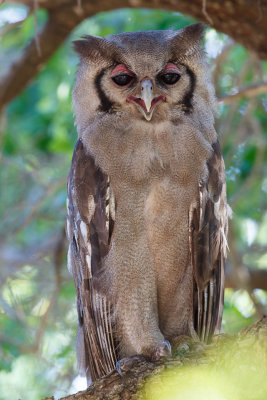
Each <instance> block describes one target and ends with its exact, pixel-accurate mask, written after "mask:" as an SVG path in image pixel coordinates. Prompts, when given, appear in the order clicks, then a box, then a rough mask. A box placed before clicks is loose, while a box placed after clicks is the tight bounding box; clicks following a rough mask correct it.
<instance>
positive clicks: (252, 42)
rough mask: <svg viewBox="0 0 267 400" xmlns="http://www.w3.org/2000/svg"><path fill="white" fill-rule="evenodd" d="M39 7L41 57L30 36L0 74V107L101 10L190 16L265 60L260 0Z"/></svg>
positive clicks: (266, 32)
mask: <svg viewBox="0 0 267 400" xmlns="http://www.w3.org/2000/svg"><path fill="white" fill-rule="evenodd" d="M37 1H38V0H36V2H37ZM17 2H18V3H23V4H25V5H28V6H29V7H30V8H32V5H33V0H17ZM38 5H39V7H40V8H44V9H47V10H48V12H49V20H48V22H47V24H46V26H45V27H44V30H43V32H42V33H41V34H40V37H39V41H40V48H41V55H40V56H39V55H38V49H37V46H36V43H35V40H34V39H33V40H32V42H31V43H30V44H29V46H28V47H26V48H25V50H24V52H23V54H22V55H21V57H20V58H19V59H18V60H17V61H16V62H15V63H14V64H13V65H11V67H10V69H9V71H8V72H7V74H5V76H3V77H2V78H0V88H1V91H0V110H1V108H3V107H4V106H5V105H6V104H7V103H9V102H10V101H11V100H12V99H13V98H14V97H15V96H17V95H18V94H19V93H20V92H21V90H23V89H24V88H25V86H26V85H27V84H28V83H29V82H30V81H31V80H32V79H33V78H34V77H35V76H36V75H37V74H38V72H39V71H40V70H41V69H42V68H43V66H44V65H45V62H46V61H47V60H48V59H49V58H50V57H51V56H52V54H53V53H54V52H55V50H56V49H57V48H58V47H59V46H60V45H61V43H62V42H63V41H64V40H65V39H66V37H67V36H68V34H69V33H70V32H71V30H72V29H74V28H75V26H77V25H78V24H79V23H80V22H81V21H83V20H84V19H85V18H88V17H90V16H92V15H94V14H95V13H98V12H100V11H108V10H111V9H116V8H124V7H142V8H160V9H166V10H172V11H178V12H181V13H184V14H189V15H191V16H192V17H194V18H196V19H198V20H202V21H205V22H207V23H209V24H211V25H212V26H213V27H214V28H215V29H217V30H218V31H220V32H223V33H226V34H228V35H229V36H231V37H232V38H233V39H235V40H236V41H237V42H239V43H241V44H243V45H244V46H245V47H247V48H248V49H249V50H252V51H254V52H256V53H257V55H258V56H259V57H260V58H262V59H266V58H267V40H266V37H267V3H266V2H263V1H261V0H239V1H238V2H237V1H236V0H212V1H211V0H209V1H206V0H191V1H188V0H179V1H178V0H112V1H110V0H101V1H98V2H96V1H95V0H94V1H93V0H86V1H79V0H77V1H76V0H39V1H38Z"/></svg>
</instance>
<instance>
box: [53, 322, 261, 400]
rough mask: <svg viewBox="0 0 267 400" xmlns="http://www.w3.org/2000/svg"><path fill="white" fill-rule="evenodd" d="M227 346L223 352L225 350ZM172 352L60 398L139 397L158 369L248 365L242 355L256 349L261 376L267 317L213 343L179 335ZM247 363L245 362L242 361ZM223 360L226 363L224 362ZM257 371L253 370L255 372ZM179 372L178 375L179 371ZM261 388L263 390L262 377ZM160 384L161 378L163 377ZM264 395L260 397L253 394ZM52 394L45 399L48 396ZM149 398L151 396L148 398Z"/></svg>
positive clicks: (103, 399) (157, 376)
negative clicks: (164, 358)
mask: <svg viewBox="0 0 267 400" xmlns="http://www.w3.org/2000/svg"><path fill="white" fill-rule="evenodd" d="M225 349H227V352H226V351H225ZM175 353H176V356H175V357H174V358H173V359H171V360H167V361H165V362H163V363H157V364H155V363H150V362H145V361H143V362H139V363H138V364H136V366H134V367H133V368H132V369H131V370H130V371H128V372H125V373H124V374H123V375H122V376H120V375H119V374H118V373H117V372H116V371H114V372H112V373H111V374H110V375H108V376H106V377H104V378H102V379H99V380H98V381H96V382H95V383H94V384H93V385H91V386H90V387H89V388H88V390H86V391H84V392H79V393H76V394H74V395H70V396H67V397H64V398H62V399H61V400H100V399H101V400H118V399H129V400H130V399H139V400H141V399H142V395H141V394H140V389H141V388H142V387H143V385H144V383H145V382H146V378H147V377H148V376H153V377H154V378H155V382H159V381H160V379H161V375H160V373H161V372H163V371H167V370H170V368H172V367H176V371H178V374H179V371H180V373H183V372H182V371H183V366H187V367H188V366H189V367H190V366H195V365H204V366H205V365H208V364H209V365H211V368H212V369H214V370H215V371H216V370H223V368H225V366H226V367H228V364H231V367H232V368H235V367H236V365H237V368H245V369H248V368H252V369H254V370H255V369H256V368H257V366H256V365H251V364H250V359H246V357H247V355H248V354H254V353H258V354H259V356H260V360H261V361H262V364H263V366H264V365H265V366H264V367H263V368H265V367H266V370H264V371H263V370H261V369H260V372H259V373H260V374H262V376H263V377H264V374H265V373H266V372H267V364H266V356H267V317H263V318H262V319H261V320H260V321H258V322H256V323H255V324H253V325H251V326H250V327H248V328H245V329H243V330H242V331H241V332H240V333H239V334H237V335H235V336H233V337H230V336H228V335H218V336H217V337H215V340H214V343H213V344H211V345H204V344H203V343H199V342H193V341H192V340H191V341H190V340H189V339H187V338H182V339H181V341H180V342H179V344H178V346H177V348H176V351H175ZM242 356H244V361H242V364H241V365H240V359H241V360H243V359H242ZM246 363H247V364H246ZM225 364H226V365H225ZM256 373H257V372H256ZM181 376H182V375H181ZM265 376H266V375H265ZM262 383H263V387H262V388H261V390H262V391H263V392H264V393H265V394H266V389H267V386H266V384H265V383H266V381H265V383H264V382H262ZM163 384H164V381H163ZM255 398H264V397H257V396H256V397H255ZM52 399H53V397H51V398H49V399H47V400H52ZM150 400H152V399H150Z"/></svg>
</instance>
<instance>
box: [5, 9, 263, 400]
mask: <svg viewBox="0 0 267 400" xmlns="http://www.w3.org/2000/svg"><path fill="white" fill-rule="evenodd" d="M26 15H27V7H25V6H18V5H10V4H9V5H2V6H1V7H0V28H1V27H2V31H1V33H2V35H1V37H0V44H1V50H0V73H1V74H2V73H4V71H5V70H6V69H8V68H9V65H10V64H11V62H12V61H13V60H14V59H16V57H17V56H18V53H20V52H22V49H23V47H24V46H25V45H26V44H27V43H28V42H29V40H30V39H31V38H32V37H33V35H34V30H35V28H34V26H35V23H34V18H33V16H29V17H27V18H26V19H25V17H26ZM23 19H25V20H24V21H22V22H21V23H16V24H15V25H14V26H13V27H12V28H10V29H6V27H7V25H8V24H9V23H14V22H16V21H19V20H23ZM46 19H47V15H46V12H45V11H42V10H40V11H38V15H37V25H38V29H40V28H41V27H42V26H43V24H44V23H45V21H46ZM192 22H194V20H193V19H192V18H190V17H187V16H185V15H181V14H179V13H172V12H166V11H160V10H145V9H132V10H129V9H123V10H115V11H112V12H108V13H100V14H97V15H95V16H94V17H92V18H90V19H88V20H86V21H84V22H83V23H82V24H81V25H80V26H79V27H78V28H77V29H75V30H74V31H73V32H72V34H71V35H70V37H69V38H68V40H67V41H66V42H65V43H64V45H62V46H61V47H60V49H59V50H58V51H57V52H56V53H55V54H54V55H53V57H52V58H51V59H50V61H49V62H48V63H47V64H46V66H45V67H44V69H43V70H42V72H40V73H39V75H38V77H37V78H36V79H35V80H34V81H33V82H32V83H31V84H30V85H29V86H28V87H27V89H25V90H24V91H23V92H22V93H21V94H20V95H19V96H18V97H17V98H16V99H15V100H13V101H12V102H11V103H10V104H9V105H8V107H7V108H6V110H5V112H4V113H2V114H1V118H0V132H1V133H0V146H1V154H0V164H1V165H0V185H1V189H0V199H1V201H0V214H1V225H0V263H1V269H0V287H1V291H0V341H1V347H0V399H1V400H2V399H6V397H5V393H9V397H8V398H9V399H11V400H13V399H14V400H17V399H28V400H34V399H40V398H42V397H45V396H47V395H55V397H56V398H59V397H61V396H64V395H66V394H68V393H71V392H75V391H77V390H78V389H81V388H82V387H83V385H84V384H85V382H84V380H83V379H82V378H78V377H77V368H76V360H75V335H76V326H77V316H76V303H75V292H74V286H73V283H72V278H71V276H70V275H69V273H68V271H67V268H66V248H67V243H66V239H65V234H64V224H65V214H66V212H65V201H66V179H67V174H68V169H69V165H70V161H71V156H72V151H73V147H74V144H75V141H76V136H77V135H76V130H75V127H74V119H73V113H72V107H71V91H72V86H73V81H74V75H75V70H76V66H77V62H78V59H77V56H76V55H75V54H74V52H73V50H72V46H71V41H72V40H73V39H77V38H79V37H80V36H81V35H82V34H84V33H87V34H92V35H98V36H105V35H107V34H111V33H119V32H123V31H136V30H151V29H168V28H173V29H180V28H181V27H183V26H185V25H187V24H189V23H192ZM205 47H206V51H207V54H208V57H209V59H210V64H211V66H212V73H213V76H214V81H215V85H216V91H217V95H218V96H223V95H229V94H233V93H235V92H236V91H237V90H238V88H239V87H242V86H246V85H249V84H250V83H252V82H257V81H261V80H263V79H264V78H265V79H266V75H267V63H266V62H262V61H259V60H258V59H257V58H256V56H255V55H253V54H251V53H249V52H248V51H247V50H245V49H244V48H243V47H242V46H240V45H238V44H235V43H234V42H232V40H231V39H230V38H229V37H227V36H226V35H223V34H220V33H218V32H216V31H215V30H213V29H208V30H207V33H206V37H205ZM266 108H267V96H266V95H262V96H258V97H254V98H252V99H250V100H247V99H244V98H243V99H238V100H236V101H235V102H231V103H229V104H227V103H226V102H225V103H224V102H220V103H219V105H218V116H217V120H216V126H217V131H218V133H219V135H220V141H221V144H222V148H223V153H224V158H225V162H226V174H227V184H228V199H229V203H230V205H231V207H232V209H233V219H232V221H231V224H230V234H229V245H230V253H229V260H228V263H227V269H228V270H229V271H231V272H232V273H234V274H235V276H237V280H238V282H239V286H240V287H241V288H242V289H239V290H236V289H235V290H234V289H227V290H226V296H225V297H226V299H225V308H224V315H223V328H224V331H225V332H227V333H230V334H232V333H235V332H237V331H239V330H240V329H241V328H243V327H244V326H246V325H249V324H251V323H252V322H253V321H255V320H256V319H257V318H259V316H260V315H262V313H263V312H264V307H266V304H267V295H266V292H265V291H263V290H260V289H256V290H252V289H251V288H249V282H248V281H247V275H246V268H250V269H266V268H267V253H266V248H267V243H266V237H267V212H266V205H267V162H266V160H267V157H266V155H267V154H266V153H267V146H266V143H267V117H266Z"/></svg>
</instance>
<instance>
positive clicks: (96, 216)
mask: <svg viewBox="0 0 267 400" xmlns="http://www.w3.org/2000/svg"><path fill="white" fill-rule="evenodd" d="M111 196H112V191H111V188H110V182H109V178H108V177H107V176H106V175H105V174H104V173H103V172H102V171H101V170H100V169H99V168H98V167H97V166H96V165H95V162H94V159H93V157H92V156H90V155H89V154H87V153H86V152H85V149H84V146H83V143H82V141H81V140H78V141H77V143H76V146H75V149H74V153H73V159H72V164H71V168H70V173H69V178H68V199H67V236H68V239H69V251H68V266H69V269H70V270H71V271H72V274H73V278H74V284H75V290H76V296H77V311H78V320H79V328H78V334H77V358H78V366H79V367H80V372H81V373H84V374H85V375H86V376H87V378H88V380H90V379H91V380H92V381H94V380H96V379H97V378H99V377H101V376H103V375H106V374H108V373H109V372H110V371H112V370H113V369H114V367H115V364H116V361H117V354H116V352H115V347H114V338H113V324H112V307H111V304H110V303H109V301H108V300H107V299H106V297H105V296H104V295H103V294H102V293H101V294H100V293H98V291H97V290H96V289H95V288H94V287H93V277H94V276H95V275H96V274H97V273H99V271H100V270H101V268H102V266H103V259H104V257H105V256H106V255H107V253H108V251H109V243H110V240H111V235H112V231H113V226H114V218H115V209H114V204H115V202H114V199H111Z"/></svg>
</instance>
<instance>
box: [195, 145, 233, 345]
mask: <svg viewBox="0 0 267 400" xmlns="http://www.w3.org/2000/svg"><path fill="white" fill-rule="evenodd" d="M212 147H213V155H212V157H211V158H210V160H209V161H208V163H207V167H208V178H207V180H206V181H205V182H202V183H201V184H200V186H199V198H198V199H197V201H196V202H195V203H192V204H191V207H190V211H189V246H190V256H191V263H192V266H193V271H194V279H195V285H194V291H195V294H194V316H195V329H196V331H197V333H198V335H199V337H200V338H201V340H203V341H206V342H208V341H209V340H210V338H211V337H212V335H213V334H214V333H218V332H219V331H220V327H221V320H222V311H223V300H224V280H225V279H224V269H225V258H226V249H227V241H226V237H227V232H228V206H227V201H226V185H225V169H224V162H223V158H222V155H221V151H220V146H219V143H218V142H216V143H214V144H213V146H212Z"/></svg>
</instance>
